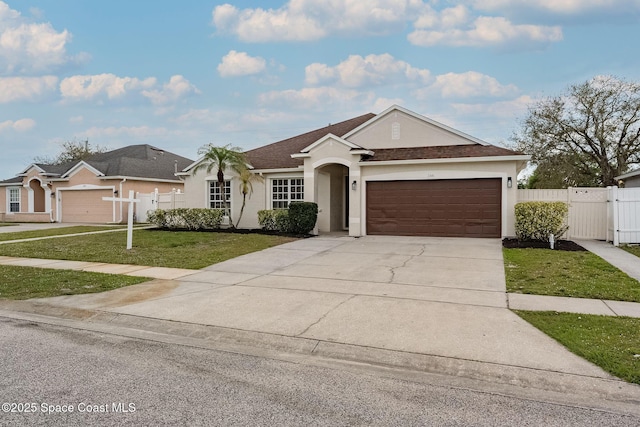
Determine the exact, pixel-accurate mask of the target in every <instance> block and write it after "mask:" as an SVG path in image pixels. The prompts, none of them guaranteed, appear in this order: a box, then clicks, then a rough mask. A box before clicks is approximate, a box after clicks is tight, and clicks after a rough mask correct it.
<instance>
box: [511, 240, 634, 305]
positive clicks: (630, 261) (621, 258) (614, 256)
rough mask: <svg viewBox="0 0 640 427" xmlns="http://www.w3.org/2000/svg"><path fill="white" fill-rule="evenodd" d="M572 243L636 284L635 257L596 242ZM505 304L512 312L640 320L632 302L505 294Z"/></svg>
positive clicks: (608, 244) (601, 242)
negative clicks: (562, 313) (527, 311)
mask: <svg viewBox="0 0 640 427" xmlns="http://www.w3.org/2000/svg"><path fill="white" fill-rule="evenodd" d="M575 242H576V243H577V244H579V245H580V246H582V247H583V248H585V249H586V250H588V251H589V252H591V253H593V254H594V255H597V256H599V257H600V258H602V259H604V260H605V261H607V262H608V263H609V264H611V265H613V266H614V267H616V268H618V269H619V270H621V271H622V272H624V273H626V274H627V275H629V277H632V278H634V279H636V280H638V281H640V258H638V257H637V256H635V255H632V254H630V253H628V252H626V251H624V250H622V249H620V248H617V247H615V246H613V245H612V244H610V243H607V242H603V241H599V240H575ZM507 304H508V307H509V308H510V309H512V310H530V311H558V312H567V313H582V314H597V315H602V316H628V317H638V318H640V303H636V302H625V301H609V300H599V299H587V298H569V297H554V296H547V295H527V294H507Z"/></svg>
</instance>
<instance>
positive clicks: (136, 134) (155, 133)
mask: <svg viewBox="0 0 640 427" xmlns="http://www.w3.org/2000/svg"><path fill="white" fill-rule="evenodd" d="M168 133H169V130H168V129H167V128H164V127H158V128H153V127H149V126H120V127H115V126H109V127H95V126H94V127H91V128H89V129H87V130H86V131H85V133H84V135H86V136H87V137H91V138H96V137H120V136H127V137H132V138H155V137H164V136H166V135H167V134H168Z"/></svg>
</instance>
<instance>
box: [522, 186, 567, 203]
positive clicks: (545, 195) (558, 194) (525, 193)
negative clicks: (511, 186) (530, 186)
mask: <svg viewBox="0 0 640 427" xmlns="http://www.w3.org/2000/svg"><path fill="white" fill-rule="evenodd" d="M518 201H519V202H565V203H569V193H568V192H567V190H566V189H562V190H542V189H540V190H518Z"/></svg>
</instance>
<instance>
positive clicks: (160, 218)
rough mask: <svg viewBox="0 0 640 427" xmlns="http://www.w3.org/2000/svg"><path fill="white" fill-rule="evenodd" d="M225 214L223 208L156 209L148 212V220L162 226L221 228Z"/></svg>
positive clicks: (204, 228)
mask: <svg viewBox="0 0 640 427" xmlns="http://www.w3.org/2000/svg"><path fill="white" fill-rule="evenodd" d="M223 216H224V210H223V209H206V208H191V209H188V208H178V209H167V210H162V209H156V210H155V211H149V212H148V213H147V221H149V222H150V223H151V224H154V225H156V226H158V227H160V228H169V229H184V228H186V229H188V230H215V229H218V228H220V224H222V217H223Z"/></svg>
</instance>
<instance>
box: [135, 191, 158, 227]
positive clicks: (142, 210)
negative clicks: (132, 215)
mask: <svg viewBox="0 0 640 427" xmlns="http://www.w3.org/2000/svg"><path fill="white" fill-rule="evenodd" d="M154 196H155V193H149V194H143V193H137V195H136V199H138V200H140V201H139V202H138V203H136V222H147V212H148V211H150V210H155V197H154Z"/></svg>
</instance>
